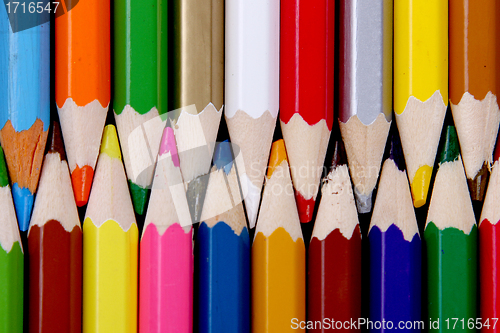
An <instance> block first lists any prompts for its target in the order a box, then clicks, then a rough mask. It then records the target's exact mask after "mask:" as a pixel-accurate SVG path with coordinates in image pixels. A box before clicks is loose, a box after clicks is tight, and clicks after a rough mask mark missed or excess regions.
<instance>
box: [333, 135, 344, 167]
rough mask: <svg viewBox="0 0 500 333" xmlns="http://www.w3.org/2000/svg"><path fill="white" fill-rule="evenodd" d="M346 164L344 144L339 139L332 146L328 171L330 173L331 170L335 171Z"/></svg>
mask: <svg viewBox="0 0 500 333" xmlns="http://www.w3.org/2000/svg"><path fill="white" fill-rule="evenodd" d="M346 164H347V155H346V152H345V147H344V142H343V141H342V139H340V138H339V139H338V140H337V141H335V143H334V144H333V155H332V160H331V163H330V170H329V171H332V170H333V169H336V168H337V167H340V166H342V165H346Z"/></svg>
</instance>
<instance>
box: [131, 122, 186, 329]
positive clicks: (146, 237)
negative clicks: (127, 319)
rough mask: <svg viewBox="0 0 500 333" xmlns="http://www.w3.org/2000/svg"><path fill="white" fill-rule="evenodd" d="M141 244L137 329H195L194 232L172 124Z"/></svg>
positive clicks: (162, 147) (161, 154) (162, 146)
mask: <svg viewBox="0 0 500 333" xmlns="http://www.w3.org/2000/svg"><path fill="white" fill-rule="evenodd" d="M186 214H187V216H186ZM140 246H141V247H140V256H141V257H140V261H139V262H140V272H139V274H140V276H139V281H140V288H139V292H140V294H139V330H140V331H141V332H146V333H153V332H158V333H159V332H185V333H188V332H192V331H193V231H192V227H191V218H190V216H189V208H188V204H187V200H186V192H185V190H184V184H183V182H182V176H181V173H180V169H179V157H178V154H177V148H176V145H175V138H174V132H173V130H172V128H170V127H166V128H165V130H164V132H163V138H162V140H161V144H160V151H159V153H158V163H157V166H156V171H155V177H154V181H153V186H152V192H151V198H150V200H149V208H148V212H147V214H146V220H145V225H144V231H143V234H142V239H141V245H140Z"/></svg>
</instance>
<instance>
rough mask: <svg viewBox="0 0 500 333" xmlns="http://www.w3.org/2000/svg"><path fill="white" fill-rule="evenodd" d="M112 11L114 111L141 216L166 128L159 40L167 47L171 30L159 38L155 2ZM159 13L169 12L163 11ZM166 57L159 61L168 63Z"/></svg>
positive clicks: (131, 0) (136, 1)
mask: <svg viewBox="0 0 500 333" xmlns="http://www.w3.org/2000/svg"><path fill="white" fill-rule="evenodd" d="M160 5H161V3H160ZM114 6H115V11H114V25H115V30H114V31H115V34H114V37H115V38H114V60H115V61H114V78H115V80H114V85H115V87H114V88H115V89H114V100H113V109H114V112H115V120H116V126H117V129H118V135H119V136H120V139H121V140H120V143H121V147H122V152H123V161H124V163H125V170H126V171H127V177H128V180H129V186H130V192H131V194H132V203H133V204H134V209H135V212H136V213H137V214H139V215H142V214H143V213H144V211H145V208H146V207H145V205H146V201H147V198H148V193H149V188H150V186H151V182H152V180H153V173H154V165H155V163H156V155H157V154H158V147H159V145H160V139H161V135H162V132H163V129H164V127H165V123H164V122H163V121H162V119H161V118H160V117H158V115H159V112H158V108H157V106H158V98H159V96H160V95H161V94H163V93H165V92H166V90H167V89H165V88H166V87H164V89H163V90H162V91H161V92H160V93H159V89H158V76H159V75H158V69H159V65H158V64H159V62H158V59H157V53H158V52H157V46H158V43H157V40H158V41H159V43H160V47H161V44H162V43H164V41H161V39H160V38H159V37H158V36H161V38H163V37H166V31H162V29H165V28H167V27H166V26H160V32H158V29H157V26H158V24H157V16H159V15H163V14H164V13H161V12H159V10H160V7H158V2H157V0H147V1H142V0H127V1H115V2H114ZM161 10H162V11H166V8H165V6H161ZM160 17H161V16H160ZM160 23H161V22H160ZM162 56H163V59H160V61H164V62H167V61H168V59H167V58H166V55H165V54H162ZM160 75H161V74H160ZM163 83H164V82H163V81H162V84H163ZM162 98H166V97H163V96H162ZM164 112H167V110H166V109H165V110H164Z"/></svg>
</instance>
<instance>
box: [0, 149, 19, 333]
mask: <svg viewBox="0 0 500 333" xmlns="http://www.w3.org/2000/svg"><path fill="white" fill-rule="evenodd" d="M0 212H2V213H1V214H0V332H2V333H14V332H16V333H17V332H19V333H21V332H23V281H24V280H23V274H24V253H23V249H22V245H21V238H20V237H19V229H18V227H17V220H16V213H15V211H14V205H13V203H12V195H11V193H10V186H9V179H8V176H7V167H6V166H5V159H4V154H3V149H2V148H1V147H0Z"/></svg>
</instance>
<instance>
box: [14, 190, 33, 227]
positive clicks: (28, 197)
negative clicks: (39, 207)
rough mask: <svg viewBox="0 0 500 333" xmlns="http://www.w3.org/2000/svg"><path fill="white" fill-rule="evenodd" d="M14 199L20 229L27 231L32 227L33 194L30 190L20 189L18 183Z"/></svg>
mask: <svg viewBox="0 0 500 333" xmlns="http://www.w3.org/2000/svg"><path fill="white" fill-rule="evenodd" d="M12 197H13V199H14V206H15V208H16V215H17V220H18V221H19V229H20V230H21V231H26V230H28V227H29V225H30V218H31V211H32V210H33V193H31V192H30V190H29V189H28V188H20V187H19V186H18V185H17V183H14V185H13V186H12Z"/></svg>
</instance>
